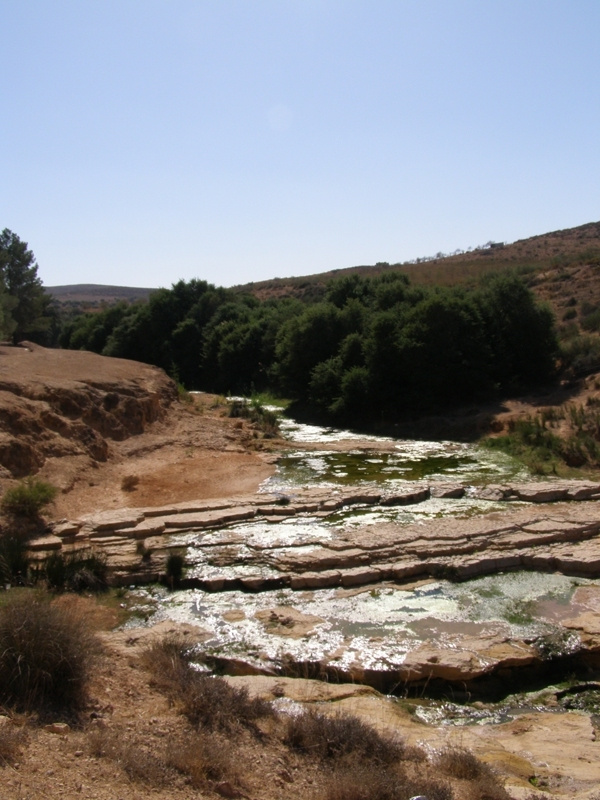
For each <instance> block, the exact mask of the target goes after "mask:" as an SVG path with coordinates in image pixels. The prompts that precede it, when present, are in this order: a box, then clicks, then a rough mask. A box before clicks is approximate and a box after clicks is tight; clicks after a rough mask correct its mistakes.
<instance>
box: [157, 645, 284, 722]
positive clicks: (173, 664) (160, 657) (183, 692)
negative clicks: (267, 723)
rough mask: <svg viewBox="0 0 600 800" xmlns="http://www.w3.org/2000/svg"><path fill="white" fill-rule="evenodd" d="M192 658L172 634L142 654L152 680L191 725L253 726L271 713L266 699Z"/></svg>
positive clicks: (185, 647) (188, 650)
mask: <svg viewBox="0 0 600 800" xmlns="http://www.w3.org/2000/svg"><path fill="white" fill-rule="evenodd" d="M191 659H192V653H191V652H190V649H189V646H188V645H187V644H186V643H183V642H181V640H178V639H176V638H173V637H166V638H165V639H163V640H161V641H160V642H156V643H155V644H153V645H151V646H150V647H149V648H148V650H147V651H146V652H145V653H144V656H143V661H144V664H145V665H146V667H147V668H149V669H150V671H151V672H152V674H153V676H154V681H155V684H156V685H157V686H158V688H160V689H162V690H163V691H164V692H165V693H166V694H167V695H168V696H169V697H171V699H172V700H174V701H175V702H177V703H179V704H180V705H181V708H182V711H183V713H184V714H185V716H186V717H187V718H188V720H189V721H190V722H191V723H192V725H194V727H197V728H207V729H209V730H217V731H219V730H220V731H231V730H233V729H235V728H237V727H239V726H244V727H247V728H251V729H254V730H255V729H256V727H255V723H256V721H257V720H258V719H260V718H262V717H272V716H273V715H274V712H273V707H272V705H271V704H270V703H269V702H268V701H266V700H262V699H260V698H257V697H250V695H249V693H248V690H247V689H246V688H241V689H238V688H236V687H234V686H231V685H230V684H229V683H227V681H226V680H224V679H223V678H217V677H213V676H211V675H206V674H204V673H201V672H198V670H197V669H195V668H194V666H193V665H192V663H191Z"/></svg>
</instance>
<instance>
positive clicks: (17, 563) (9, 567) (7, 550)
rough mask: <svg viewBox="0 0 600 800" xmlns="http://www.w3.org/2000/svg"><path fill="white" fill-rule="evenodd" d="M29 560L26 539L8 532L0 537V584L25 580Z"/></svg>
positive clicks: (18, 534)
mask: <svg viewBox="0 0 600 800" xmlns="http://www.w3.org/2000/svg"><path fill="white" fill-rule="evenodd" d="M28 570H29V559H28V558H27V539H26V537H25V536H23V535H22V534H21V533H20V532H18V531H14V530H10V529H9V530H8V531H6V532H4V533H2V534H1V535H0V584H7V583H23V582H25V581H26V580H27V574H28Z"/></svg>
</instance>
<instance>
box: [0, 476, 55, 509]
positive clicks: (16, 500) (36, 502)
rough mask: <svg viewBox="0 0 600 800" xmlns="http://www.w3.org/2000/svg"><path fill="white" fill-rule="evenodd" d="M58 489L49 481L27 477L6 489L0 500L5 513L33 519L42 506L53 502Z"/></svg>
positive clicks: (0, 506) (0, 505)
mask: <svg viewBox="0 0 600 800" xmlns="http://www.w3.org/2000/svg"><path fill="white" fill-rule="evenodd" d="M57 492H58V489H57V488H56V487H55V486H52V484H51V483H46V482H45V481H40V480H37V479H36V478H27V479H26V480H24V481H21V483H19V484H18V485H17V486H14V487H13V488H12V489H7V490H6V492H5V493H4V496H3V497H2V501H0V508H1V509H2V511H3V512H4V513H5V514H9V515H11V516H14V517H26V518H28V519H35V518H37V517H38V516H39V513H40V511H41V510H42V508H44V506H47V505H49V504H50V503H52V502H53V500H54V498H55V497H56V494H57Z"/></svg>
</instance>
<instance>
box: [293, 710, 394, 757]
mask: <svg viewBox="0 0 600 800" xmlns="http://www.w3.org/2000/svg"><path fill="white" fill-rule="evenodd" d="M285 742H286V744H287V745H288V746H289V747H291V748H292V749H294V750H300V751H301V752H303V753H306V754H309V755H313V756H317V757H318V758H322V759H338V758H342V757H344V756H349V755H352V756H354V757H362V758H364V759H367V760H369V761H371V762H375V763H378V764H391V763H392V762H394V761H397V760H398V759H400V758H401V756H402V754H403V752H404V744H403V742H402V741H401V740H400V739H399V738H397V737H392V736H386V735H383V734H380V733H378V731H376V730H375V728H373V727H372V726H371V725H368V724H367V723H365V722H362V720H360V719H358V717H354V716H351V715H350V714H337V715H336V716H327V715H326V714H320V713H319V712H317V711H314V710H312V709H311V710H309V711H306V712H305V713H304V714H298V715H297V716H295V717H290V720H289V722H288V727H287V732H286V737H285Z"/></svg>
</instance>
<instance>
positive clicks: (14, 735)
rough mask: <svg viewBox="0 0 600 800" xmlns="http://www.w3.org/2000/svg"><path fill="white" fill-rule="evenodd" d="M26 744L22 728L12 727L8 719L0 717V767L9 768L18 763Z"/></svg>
mask: <svg viewBox="0 0 600 800" xmlns="http://www.w3.org/2000/svg"><path fill="white" fill-rule="evenodd" d="M26 742H27V732H26V731H25V729H24V728H22V727H20V726H17V725H14V724H13V722H12V721H11V720H10V719H9V718H8V717H0V767H6V766H11V765H12V764H14V763H15V761H18V759H19V757H20V755H21V750H22V748H23V746H24V745H25V744H26Z"/></svg>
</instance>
